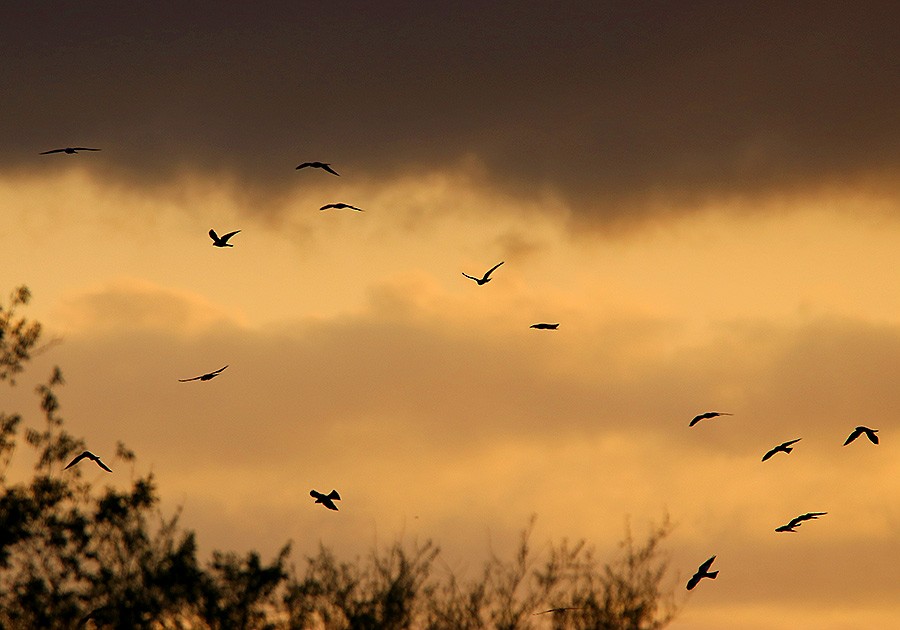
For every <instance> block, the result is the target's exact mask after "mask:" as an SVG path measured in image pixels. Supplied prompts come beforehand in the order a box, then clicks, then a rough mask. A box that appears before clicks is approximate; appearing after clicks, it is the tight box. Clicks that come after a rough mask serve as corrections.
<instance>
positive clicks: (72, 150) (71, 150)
mask: <svg viewBox="0 0 900 630" xmlns="http://www.w3.org/2000/svg"><path fill="white" fill-rule="evenodd" d="M99 150H100V149H91V148H90V147H66V148H65V149H50V150H49V151H41V152H40V153H39V155H48V154H50V153H67V154H69V155H75V154H76V153H78V152H79V151H99Z"/></svg>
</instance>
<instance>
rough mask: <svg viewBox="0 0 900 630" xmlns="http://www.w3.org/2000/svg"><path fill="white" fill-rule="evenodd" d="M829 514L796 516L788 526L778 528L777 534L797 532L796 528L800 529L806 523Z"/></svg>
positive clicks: (814, 513)
mask: <svg viewBox="0 0 900 630" xmlns="http://www.w3.org/2000/svg"><path fill="white" fill-rule="evenodd" d="M825 514H828V512H807V513H806V514H801V515H800V516H796V517H794V518H792V519H791V520H790V521H789V522H788V524H787V525H782V526H781V527H776V528H775V531H776V532H793V531H795V530H794V528H795V527H799V526H800V525H802V524H803V522H804V521H811V520H814V519H817V518H819V517H820V516H823V515H825Z"/></svg>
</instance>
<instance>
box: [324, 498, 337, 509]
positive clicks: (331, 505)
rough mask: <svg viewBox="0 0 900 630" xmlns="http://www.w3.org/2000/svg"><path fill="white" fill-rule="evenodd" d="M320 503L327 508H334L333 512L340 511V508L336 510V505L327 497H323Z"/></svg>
mask: <svg viewBox="0 0 900 630" xmlns="http://www.w3.org/2000/svg"><path fill="white" fill-rule="evenodd" d="M322 505H324V506H325V507H327V508H328V509H329V510H334V511H335V512H340V510H338V507H337V506H336V505H335V504H334V502H333V501H332V500H331V499H329V498H328V497H325V498H324V499H322Z"/></svg>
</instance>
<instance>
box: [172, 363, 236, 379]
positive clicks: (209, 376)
mask: <svg viewBox="0 0 900 630" xmlns="http://www.w3.org/2000/svg"><path fill="white" fill-rule="evenodd" d="M227 367H228V366H227V365H225V366H223V367H220V368H219V369H218V370H216V371H215V372H207V373H206V374H201V375H200V376H195V377H194V378H180V379H178V382H179V383H187V382H188V381H211V380H212V379H214V378H216V377H217V376H218V375H219V373H221V372H222V370H224V369H225V368H227Z"/></svg>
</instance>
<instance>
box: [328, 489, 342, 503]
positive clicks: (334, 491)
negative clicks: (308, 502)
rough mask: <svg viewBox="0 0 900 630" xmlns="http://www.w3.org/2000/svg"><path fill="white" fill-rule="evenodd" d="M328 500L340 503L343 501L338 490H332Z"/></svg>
mask: <svg viewBox="0 0 900 630" xmlns="http://www.w3.org/2000/svg"><path fill="white" fill-rule="evenodd" d="M327 498H328V499H337V500H338V501H340V500H341V495H339V494H338V491H337V490H332V491H331V492H329V493H328V497H327Z"/></svg>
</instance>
